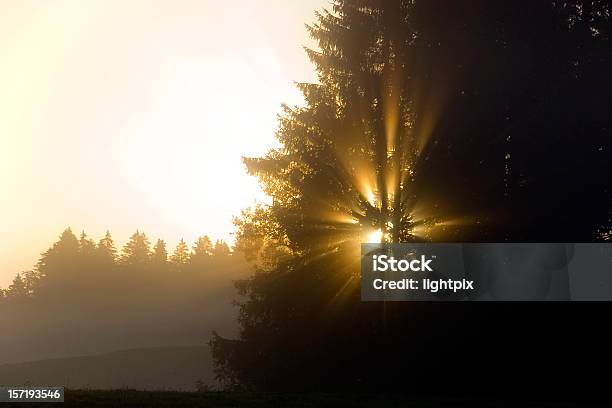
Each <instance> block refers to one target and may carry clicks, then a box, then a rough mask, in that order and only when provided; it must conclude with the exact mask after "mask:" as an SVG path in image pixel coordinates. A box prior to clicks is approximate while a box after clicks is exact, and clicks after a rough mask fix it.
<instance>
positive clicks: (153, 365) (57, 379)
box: [0, 345, 214, 390]
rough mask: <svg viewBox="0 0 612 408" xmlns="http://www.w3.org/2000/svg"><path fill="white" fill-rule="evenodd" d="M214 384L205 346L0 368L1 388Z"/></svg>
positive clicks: (144, 387)
mask: <svg viewBox="0 0 612 408" xmlns="http://www.w3.org/2000/svg"><path fill="white" fill-rule="evenodd" d="M198 380H201V381H203V382H204V383H206V384H209V385H212V384H214V377H213V372H212V359H211V356H210V351H209V350H208V347H207V346H205V345H204V346H194V347H163V348H150V349H135V350H124V351H117V352H113V353H105V354H98V355H92V356H83V357H71V358H60V359H51V360H41V361H33V362H28V363H17V364H4V365H0V385H17V384H30V385H57V386H64V387H67V388H79V389H83V388H89V389H117V388H132V389H138V390H163V389H166V390H195V388H196V381H198Z"/></svg>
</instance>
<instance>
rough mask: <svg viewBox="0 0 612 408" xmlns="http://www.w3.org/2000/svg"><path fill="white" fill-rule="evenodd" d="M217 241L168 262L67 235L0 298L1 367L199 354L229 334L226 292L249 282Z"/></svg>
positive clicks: (143, 247) (133, 246) (143, 249)
mask: <svg viewBox="0 0 612 408" xmlns="http://www.w3.org/2000/svg"><path fill="white" fill-rule="evenodd" d="M248 270H249V269H248V266H247V264H246V262H245V261H244V260H243V257H242V256H234V255H233V254H232V252H231V250H230V248H229V246H228V245H227V244H226V243H225V242H224V241H221V240H218V241H216V242H214V243H213V242H211V240H210V239H209V238H208V237H207V236H202V237H200V238H198V240H197V241H196V242H195V243H193V245H189V244H187V243H186V242H185V241H184V240H180V242H179V243H178V245H177V246H176V248H175V249H174V250H173V251H171V253H170V254H168V250H167V249H166V244H165V242H164V241H163V240H157V242H156V243H155V245H153V246H151V244H150V242H149V238H148V237H147V236H146V234H145V233H144V232H140V231H137V232H135V233H134V234H133V235H132V236H131V237H130V239H129V240H128V241H127V243H126V244H125V246H124V247H123V248H122V249H121V250H120V251H119V250H118V249H117V248H116V247H115V244H114V242H113V238H112V236H111V234H110V233H109V232H107V233H106V234H105V236H104V237H103V238H102V239H100V240H99V241H98V242H94V241H93V240H92V239H90V238H89V237H88V236H87V235H86V234H85V233H82V234H81V235H80V237H77V236H75V234H74V233H73V232H72V231H71V230H70V229H66V230H65V231H64V232H63V233H62V234H61V236H60V237H59V239H58V240H57V242H55V243H54V244H53V245H52V246H51V247H50V248H49V249H48V250H47V251H46V252H44V253H43V254H42V255H41V257H40V259H39V261H38V263H37V264H36V265H35V267H34V268H33V269H32V270H31V271H26V272H23V273H20V274H18V275H17V276H16V277H15V278H14V279H13V282H12V284H11V285H9V287H8V288H7V289H5V290H2V291H1V292H0V322H1V323H2V325H3V327H10V328H11V330H10V333H11V335H10V336H2V337H1V338H0V345H1V346H0V362H2V363H6V362H19V361H23V360H36V359H43V358H50V357H65V356H74V355H86V354H91V353H99V352H103V351H115V350H122V349H129V348H141V347H158V346H175V345H198V344H205V343H206V341H207V338H208V337H209V336H210V332H211V331H212V330H213V329H214V330H222V331H224V332H225V333H227V334H228V335H231V334H232V333H233V332H234V331H235V323H234V319H235V312H234V311H233V308H232V304H231V302H232V298H233V297H234V290H233V287H232V282H233V281H234V280H237V279H240V278H244V277H245V276H247V274H248Z"/></svg>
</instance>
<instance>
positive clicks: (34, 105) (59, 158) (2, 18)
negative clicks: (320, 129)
mask: <svg viewBox="0 0 612 408" xmlns="http://www.w3.org/2000/svg"><path fill="white" fill-rule="evenodd" d="M328 5H329V4H328V2H327V1H321V0H310V1H286V0H262V1H253V0H234V1H232V2H223V1H214V2H213V1H206V0H191V1H190V0H171V1H170V0H164V1H154V0H142V1H140V0H100V1H96V0H88V1H81V0H54V1H33V0H32V1H29V0H0V8H1V13H0V90H1V91H0V193H1V196H0V287H6V286H7V285H8V283H9V282H10V280H11V279H12V277H13V276H14V275H15V273H17V272H19V271H21V270H26V269H30V268H31V267H32V266H33V264H34V262H35V261H36V259H37V258H38V255H39V254H40V252H42V251H44V250H46V249H47V247H48V246H49V245H50V244H51V243H52V242H53V241H55V239H56V238H57V237H58V236H59V234H60V233H61V231H62V230H63V229H64V228H65V227H67V226H71V227H72V229H73V231H74V232H75V233H80V231H81V230H83V229H84V230H86V231H87V232H88V233H90V235H91V236H92V237H93V238H95V239H98V238H100V236H101V235H102V234H103V233H104V231H105V230H106V229H110V230H111V232H112V233H113V235H114V237H115V239H116V240H117V241H118V243H119V244H122V243H123V242H124V241H125V240H126V239H127V237H128V236H129V235H130V234H131V233H132V232H133V231H135V230H136V229H140V230H144V231H145V232H146V233H147V234H148V235H149V237H150V238H151V239H152V240H153V239H156V238H158V237H160V238H163V239H166V240H167V241H168V243H169V244H170V245H174V244H175V243H176V242H177V241H178V239H180V238H181V237H183V238H185V239H186V240H189V241H193V240H194V239H195V238H196V237H197V236H199V235H203V234H208V235H210V236H212V237H213V238H228V237H229V233H230V232H231V229H232V224H231V218H232V216H233V215H235V214H237V213H239V211H240V209H242V208H244V207H247V206H248V205H250V204H251V203H253V202H254V200H257V199H258V200H262V199H265V197H263V196H262V194H261V192H260V190H259V188H258V186H257V183H256V181H255V180H254V179H252V178H250V177H249V176H247V175H246V174H245V173H244V167H243V165H242V163H241V161H240V158H241V156H243V155H255V154H261V153H263V152H264V151H265V150H267V149H268V148H269V147H271V146H274V145H275V140H274V130H275V127H276V114H277V113H278V112H279V110H280V109H279V107H280V104H281V102H286V103H289V104H297V103H300V101H301V98H300V95H299V93H298V92H297V91H296V90H295V87H294V86H293V81H314V80H315V74H314V69H313V67H312V65H311V64H310V63H309V61H308V60H307V57H306V55H305V53H304V51H303V50H302V46H303V45H311V42H310V40H309V39H308V37H307V34H306V30H305V29H304V23H306V22H312V20H313V19H314V10H316V9H320V8H321V7H323V6H328Z"/></svg>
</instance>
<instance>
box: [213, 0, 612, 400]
mask: <svg viewBox="0 0 612 408" xmlns="http://www.w3.org/2000/svg"><path fill="white" fill-rule="evenodd" d="M610 13H611V4H610V2H609V1H592V2H586V1H564V2H557V1H546V0H538V1H529V2H516V1H489V0H487V1H470V2H446V1H419V0H415V1H384V0H381V1H368V0H337V1H334V2H332V5H331V7H330V10H325V11H322V12H320V13H318V14H317V19H316V21H315V22H314V24H312V25H309V26H308V30H309V33H310V35H311V36H312V38H313V39H314V40H315V41H316V42H317V45H318V49H307V50H306V52H307V53H308V55H309V57H310V59H311V60H312V62H313V63H314V65H315V67H316V69H317V72H318V78H319V83H316V84H298V87H299V89H300V90H301V91H302V93H303V95H304V98H305V101H306V103H305V106H302V107H288V106H285V107H284V110H283V112H282V113H281V115H280V118H279V129H278V132H277V138H278V140H279V142H280V143H281V146H282V147H280V148H278V149H274V150H271V151H269V152H268V153H267V154H266V155H265V156H263V157H256V158H246V159H245V163H246V165H247V168H248V170H249V172H250V173H251V174H253V175H254V176H257V177H258V178H259V180H260V183H261V185H262V186H263V188H264V190H265V191H266V192H267V193H268V194H269V195H270V196H271V197H273V199H274V201H273V203H272V204H271V205H270V206H266V207H264V206H260V207H256V208H252V209H250V210H247V211H245V212H244V213H243V215H242V217H241V218H239V219H238V220H237V222H236V225H237V231H238V232H237V237H238V239H237V243H238V244H237V248H241V249H242V250H243V251H245V252H246V254H247V255H248V256H249V259H251V260H253V262H254V263H255V264H256V265H257V273H255V274H254V275H253V276H252V277H251V278H249V279H247V280H245V281H243V282H241V284H240V285H239V290H240V293H241V294H242V295H243V296H244V297H245V299H246V300H244V301H243V302H241V304H240V312H239V323H240V334H239V336H238V337H237V338H226V337H223V336H220V335H215V336H213V339H212V341H211V347H212V351H213V355H214V358H215V361H216V369H217V375H218V377H219V378H220V379H221V380H222V381H224V382H225V383H226V385H227V386H228V387H230V388H237V389H240V388H246V389H263V390H300V391H304V390H351V391H365V390H370V391H381V390H385V391H389V392H403V391H406V392H411V393H427V392H431V393H437V394H441V393H457V392H468V391H467V390H470V389H477V390H478V392H491V393H501V394H503V393H510V392H511V393H512V395H517V394H519V393H523V392H537V393H544V392H546V390H547V389H548V388H547V387H550V386H551V385H554V387H555V389H561V391H558V392H559V395H561V394H562V393H572V392H576V393H579V392H580V391H578V390H585V388H581V387H579V385H580V380H583V381H589V382H590V383H589V387H597V386H598V385H601V384H602V383H601V381H602V380H601V378H598V377H595V376H591V375H589V370H590V368H589V367H590V366H589V363H590V362H592V361H593V360H598V361H600V362H601V364H604V365H606V366H609V364H610V360H609V357H604V356H601V355H600V353H597V352H596V351H595V350H597V349H598V348H599V347H603V346H604V344H606V341H609V336H607V335H603V334H602V333H601V331H600V330H599V328H600V327H601V325H602V324H603V323H602V320H604V319H605V318H606V317H605V314H606V312H605V311H604V310H608V311H609V308H608V307H605V309H603V308H601V309H597V310H593V309H588V310H584V309H582V308H578V307H575V308H570V307H560V306H559V307H558V309H555V310H553V309H551V307H550V306H534V305H531V306H530V305H525V304H512V305H510V304H503V303H495V304H487V305H486V306H483V305H474V304H460V303H454V304H451V303H441V304H427V303H402V302H361V301H360V293H359V242H364V241H366V242H367V239H368V237H371V236H379V237H380V239H381V241H382V242H389V243H395V242H425V241H434V242H505V241H509V242H591V241H606V240H609V239H610V231H611V227H612V212H611V210H612V177H610V169H611V168H612V115H610V106H612V81H610V80H609V75H610V72H612V58H611V57H612V47H611V44H610V33H611V28H612V21H611V19H610ZM372 234H374V235H372ZM533 300H538V299H533ZM587 338H588V341H587ZM606 339H607V340H606ZM587 343H589V344H588V345H587ZM576 347H578V348H579V349H580V352H579V353H567V352H566V350H567V349H572V350H576ZM468 372H469V375H467V373H468ZM576 372H580V373H581V374H584V376H583V377H581V378H576V376H575V375H573V374H574V373H576ZM511 384H512V385H513V386H510V385H511ZM589 389H590V388H589Z"/></svg>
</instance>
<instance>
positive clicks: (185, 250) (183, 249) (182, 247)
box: [170, 239, 189, 269]
mask: <svg viewBox="0 0 612 408" xmlns="http://www.w3.org/2000/svg"><path fill="white" fill-rule="evenodd" d="M188 261H189V246H188V245H187V243H186V242H185V240H184V239H181V240H180V241H179V243H178V244H177V245H176V248H175V249H174V253H173V254H172V256H171V257H170V262H172V263H173V264H174V266H175V267H177V268H179V269H181V268H183V267H184V266H185V265H187V262H188Z"/></svg>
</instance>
